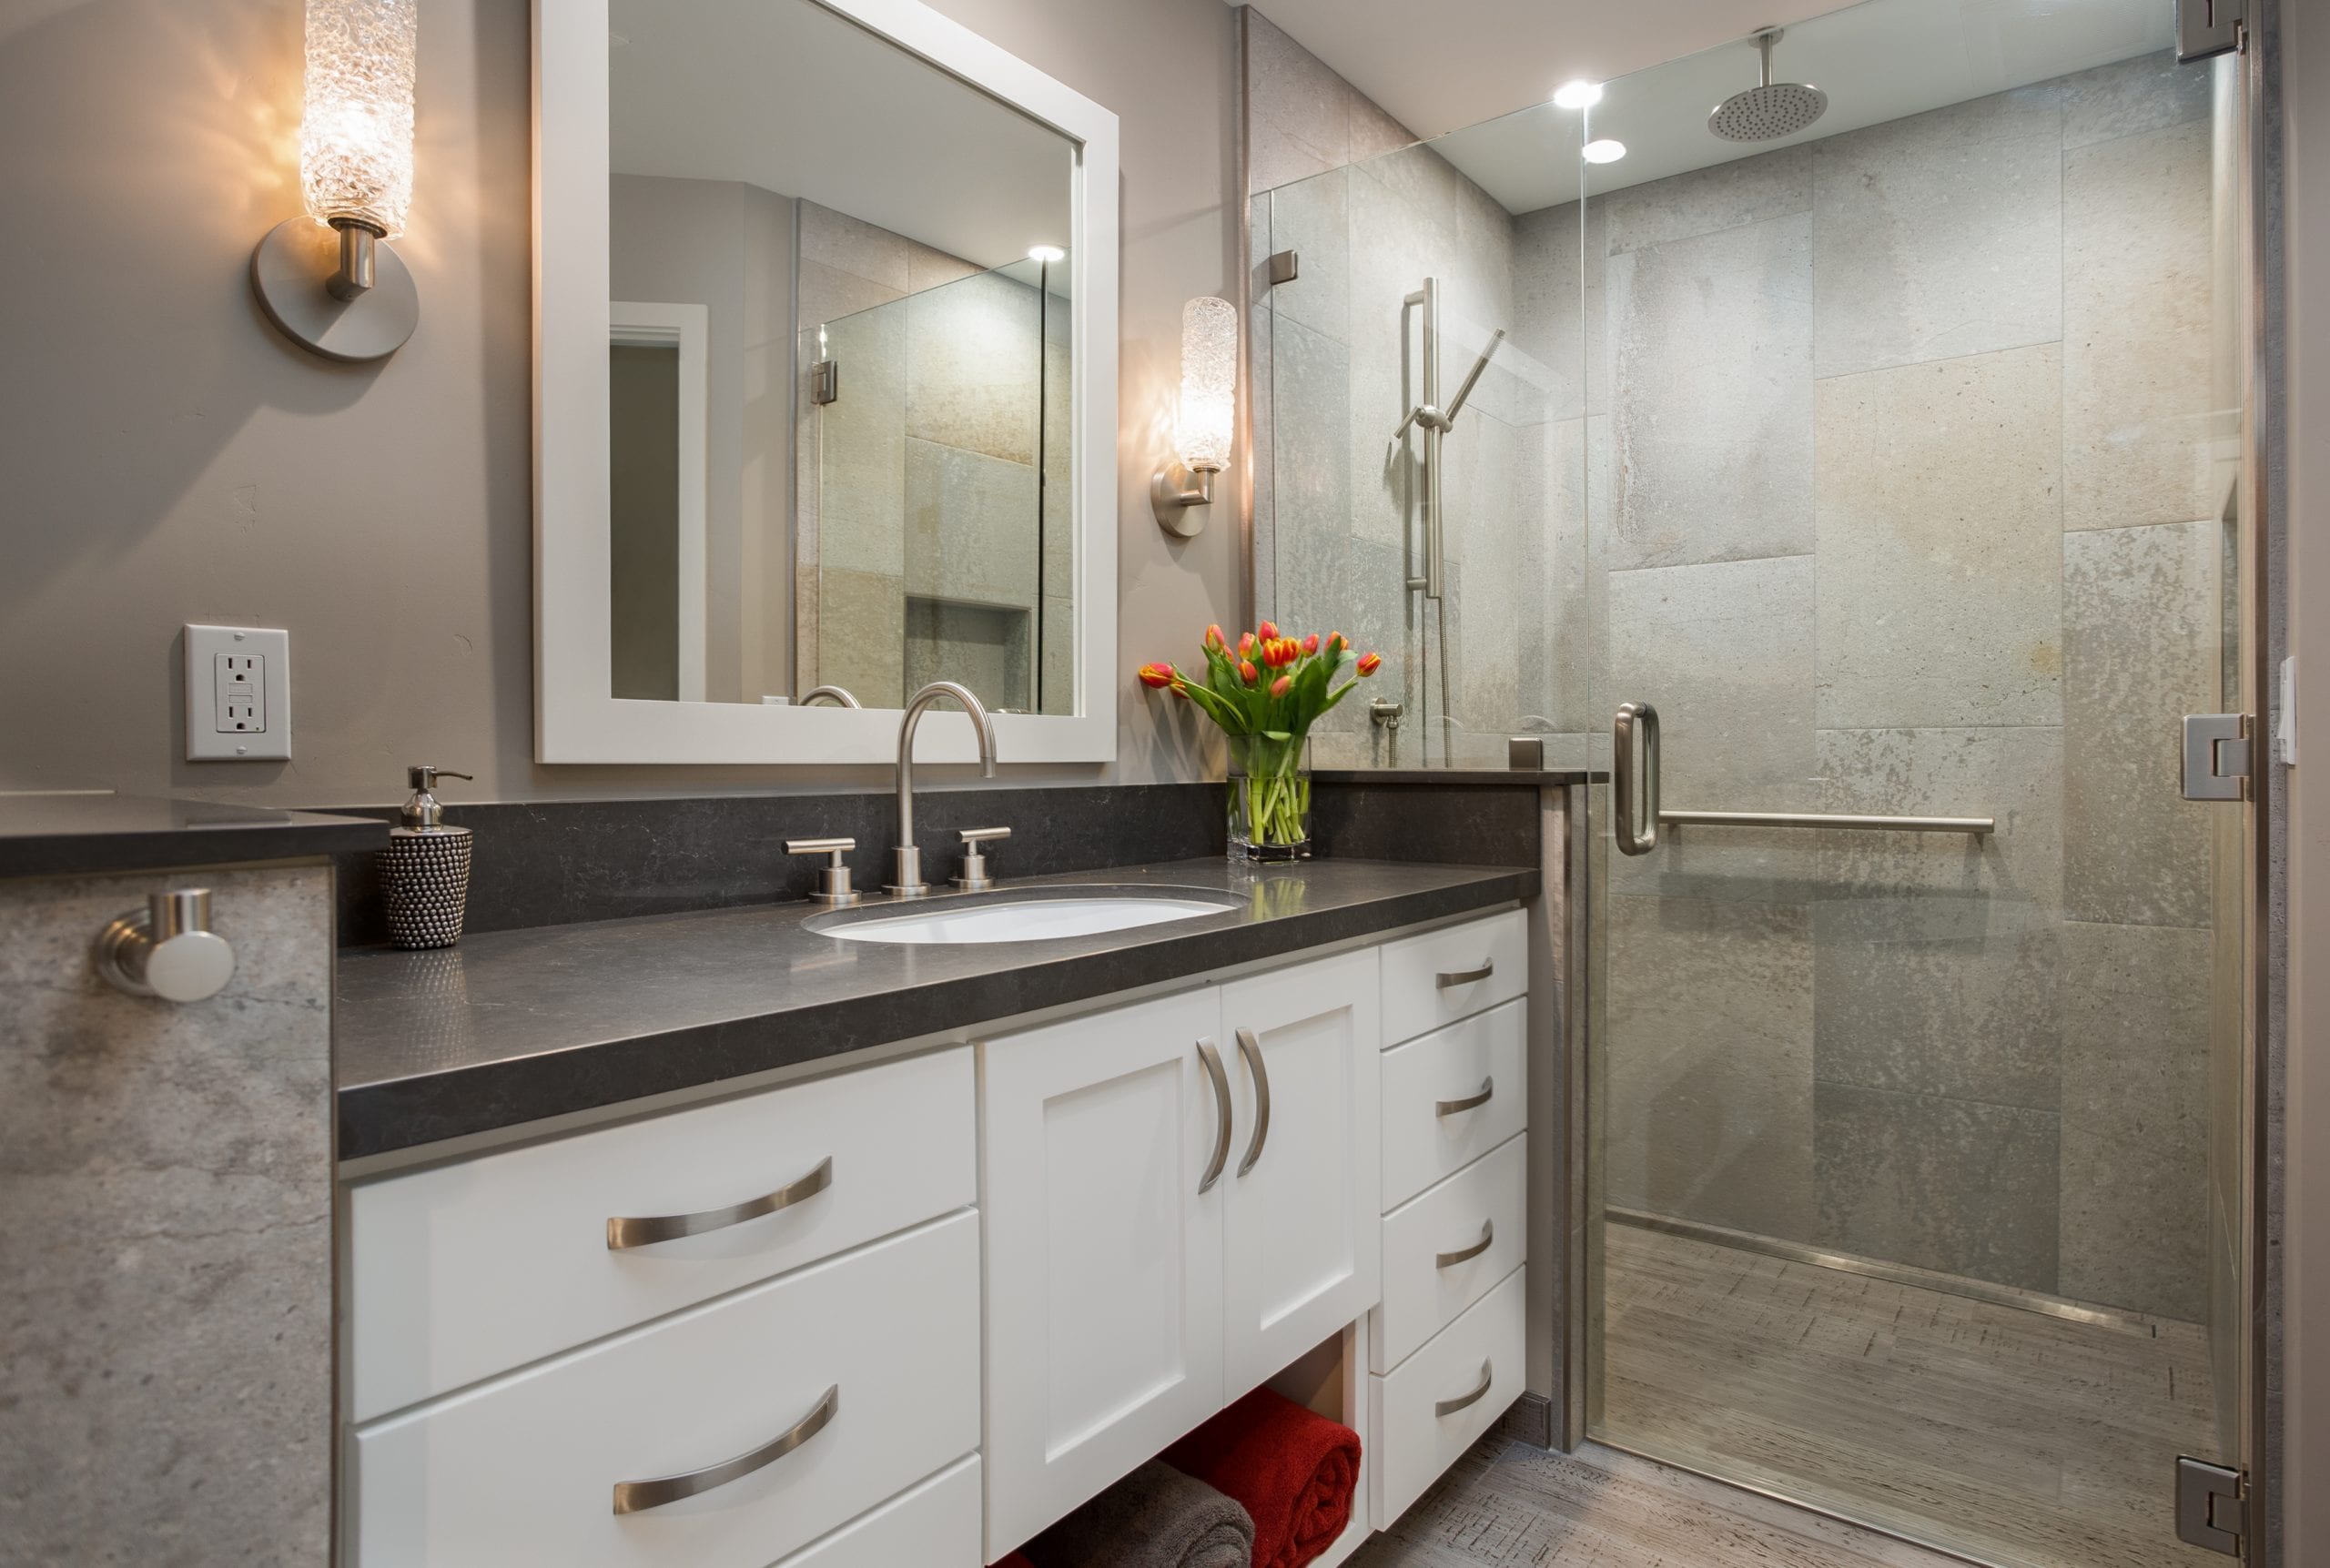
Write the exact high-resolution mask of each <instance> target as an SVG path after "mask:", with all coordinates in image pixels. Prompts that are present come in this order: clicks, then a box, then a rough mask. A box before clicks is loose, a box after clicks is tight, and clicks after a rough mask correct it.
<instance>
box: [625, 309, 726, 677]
mask: <svg viewBox="0 0 2330 1568" xmlns="http://www.w3.org/2000/svg"><path fill="white" fill-rule="evenodd" d="M607 309H608V332H607V337H608V343H609V349H608V354H609V365H610V387H611V393H612V396H611V398H610V400H609V406H608V442H609V453H610V465H609V486H608V492H609V493H608V505H609V514H608V523H609V527H608V537H609V548H610V551H611V556H612V559H611V561H609V566H610V572H611V574H610V580H609V589H610V592H609V600H610V618H611V621H612V625H611V627H610V631H611V632H612V639H611V642H612V648H613V671H612V676H613V693H614V694H615V695H616V696H618V697H643V698H651V699H652V698H662V699H664V700H666V701H671V700H677V701H680V702H684V703H700V702H702V701H704V543H705V533H706V529H707V526H708V525H707V520H706V516H705V511H704V483H705V468H706V452H705V442H706V433H705V408H706V405H707V403H708V401H709V399H710V390H709V389H710V381H709V376H708V369H707V366H708V357H709V353H710V344H711V312H710V310H709V309H706V308H705V307H704V306H702V305H662V304H649V303H641V302H635V301H627V300H617V301H615V302H614V303H613V304H611V305H610V306H609V307H608V308H607Z"/></svg>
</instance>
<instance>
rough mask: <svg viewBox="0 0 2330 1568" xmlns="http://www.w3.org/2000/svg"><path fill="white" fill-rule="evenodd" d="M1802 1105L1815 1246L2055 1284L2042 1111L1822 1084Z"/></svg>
mask: <svg viewBox="0 0 2330 1568" xmlns="http://www.w3.org/2000/svg"><path fill="white" fill-rule="evenodd" d="M1813 1106H1814V1113H1813V1118H1814V1128H1813V1150H1814V1154H1813V1158H1814V1164H1815V1169H1816V1176H1815V1183H1816V1186H1817V1188H1818V1197H1819V1210H1820V1216H1819V1233H1818V1240H1819V1241H1820V1242H1821V1243H1822V1244H1823V1245H1826V1246H1830V1247H1835V1248H1838V1249H1841V1250H1843V1251H1847V1252H1857V1253H1859V1254H1861V1255H1862V1256H1863V1257H1868V1258H1882V1259H1889V1260H1890V1261H1893V1262H1896V1263H1908V1264H1910V1265H1911V1266H1912V1267H1915V1268H1920V1269H1939V1270H1941V1271H1942V1272H1944V1273H1946V1274H1962V1275H1967V1276H1969V1277H1970V1278H1973V1279H1976V1280H1991V1281H1992V1282H1994V1283H1997V1284H2001V1285H2019V1286H2021V1287H2022V1288H2023V1289H2025V1290H2054V1289H2055V1281H2056V1256H2057V1236H2058V1217H2059V1215H2060V1212H2061V1204H2060V1199H2059V1197H2058V1190H2057V1184H2056V1168H2057V1163H2058V1149H2059V1147H2060V1142H2061V1139H2060V1135H2059V1120H2058V1118H2056V1117H2055V1115H2054V1114H2053V1113H2051V1112H2049V1111H2040V1110H2028V1109H2023V1108H2018V1107H2013V1106H2001V1105H1986V1104H1980V1103H1978V1102H1976V1101H1972V1100H1962V1099H1946V1098H1941V1097H1940V1096H1937V1095H1924V1094H1897V1093H1893V1092H1890V1091H1888V1090H1884V1089H1871V1088H1860V1087H1853V1086H1849V1085H1846V1084H1830V1083H1822V1084H1818V1085H1816V1086H1815V1087H1814V1091H1813Z"/></svg>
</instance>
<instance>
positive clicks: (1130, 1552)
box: [1027, 1459, 1254, 1568]
mask: <svg viewBox="0 0 2330 1568" xmlns="http://www.w3.org/2000/svg"><path fill="white" fill-rule="evenodd" d="M1027 1556H1028V1562H1029V1563H1033V1564H1034V1568H1252V1564H1253V1561H1254V1521H1253V1519H1252V1517H1251V1515H1249V1514H1248V1513H1247V1512H1246V1511H1245V1510H1244V1509H1243V1508H1241V1507H1240V1506H1239V1505H1238V1504H1237V1503H1236V1502H1233V1501H1232V1500H1231V1499H1230V1498H1227V1497H1224V1496H1222V1495H1221V1493H1220V1492H1216V1491H1215V1490H1214V1489H1213V1488H1211V1486H1208V1485H1207V1484H1206V1483H1205V1482H1202V1481H1200V1480H1198V1479H1196V1478H1195V1477H1194V1476H1188V1475H1183V1474H1182V1473H1181V1472H1180V1471H1178V1470H1175V1469H1174V1468H1173V1467H1172V1466H1171V1465H1170V1464H1167V1463H1165V1462H1163V1461H1161V1460H1154V1459H1152V1460H1150V1462H1148V1463H1147V1464H1144V1465H1142V1466H1141V1467H1140V1469H1139V1470H1136V1471H1134V1472H1132V1473H1131V1474H1130V1475H1128V1476H1126V1477H1125V1478H1124V1479H1123V1480H1122V1481H1120V1482H1117V1483H1116V1485H1114V1486H1112V1487H1110V1488H1109V1490H1108V1491H1106V1492H1102V1493H1101V1494H1100V1495H1099V1496H1098V1497H1096V1498H1094V1499H1093V1500H1092V1501H1091V1502H1088V1503H1086V1504H1085V1505H1084V1506H1083V1507H1081V1508H1079V1509H1078V1510H1077V1511H1076V1512H1073V1513H1071V1514H1069V1516H1068V1517H1067V1518H1065V1519H1063V1520H1061V1521H1060V1522H1059V1523H1058V1524H1055V1525H1053V1526H1052V1527H1051V1528H1050V1529H1049V1530H1048V1531H1046V1532H1044V1533H1043V1534H1041V1535H1039V1536H1038V1537H1037V1538H1036V1539H1035V1540H1034V1541H1032V1542H1030V1543H1028V1548H1027Z"/></svg>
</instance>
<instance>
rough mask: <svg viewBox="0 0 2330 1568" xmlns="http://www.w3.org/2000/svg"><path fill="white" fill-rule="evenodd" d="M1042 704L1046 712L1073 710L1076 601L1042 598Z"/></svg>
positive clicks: (1074, 700)
mask: <svg viewBox="0 0 2330 1568" xmlns="http://www.w3.org/2000/svg"><path fill="white" fill-rule="evenodd" d="M1043 630H1044V650H1043V678H1044V685H1043V691H1042V693H1040V695H1041V698H1042V707H1041V709H1040V710H1039V711H1040V712H1043V713H1074V712H1075V711H1076V668H1077V659H1076V602H1075V601H1074V600H1072V599H1057V598H1054V597H1052V596H1051V595H1049V594H1047V595H1045V597H1044V628H1043Z"/></svg>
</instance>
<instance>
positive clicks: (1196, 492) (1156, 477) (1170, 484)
mask: <svg viewBox="0 0 2330 1568" xmlns="http://www.w3.org/2000/svg"><path fill="white" fill-rule="evenodd" d="M1216 471H1217V470H1213V469H1194V470H1192V469H1186V468H1183V467H1182V466H1181V465H1180V463H1178V462H1169V463H1167V464H1166V465H1165V466H1164V467H1163V468H1161V469H1159V470H1157V472H1156V473H1155V474H1153V475H1152V476H1150V481H1149V509H1150V511H1153V512H1155V513H1156V514H1157V526H1158V527H1160V528H1161V529H1163V530H1164V531H1166V532H1168V533H1170V534H1171V535H1172V536H1173V537H1174V538H1176V539H1195V538H1196V537H1197V536H1198V535H1199V534H1200V533H1203V532H1204V531H1205V523H1206V516H1207V513H1206V511H1205V509H1206V508H1207V507H1209V506H1211V505H1212V504H1213V476H1214V474H1215V472H1216Z"/></svg>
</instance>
